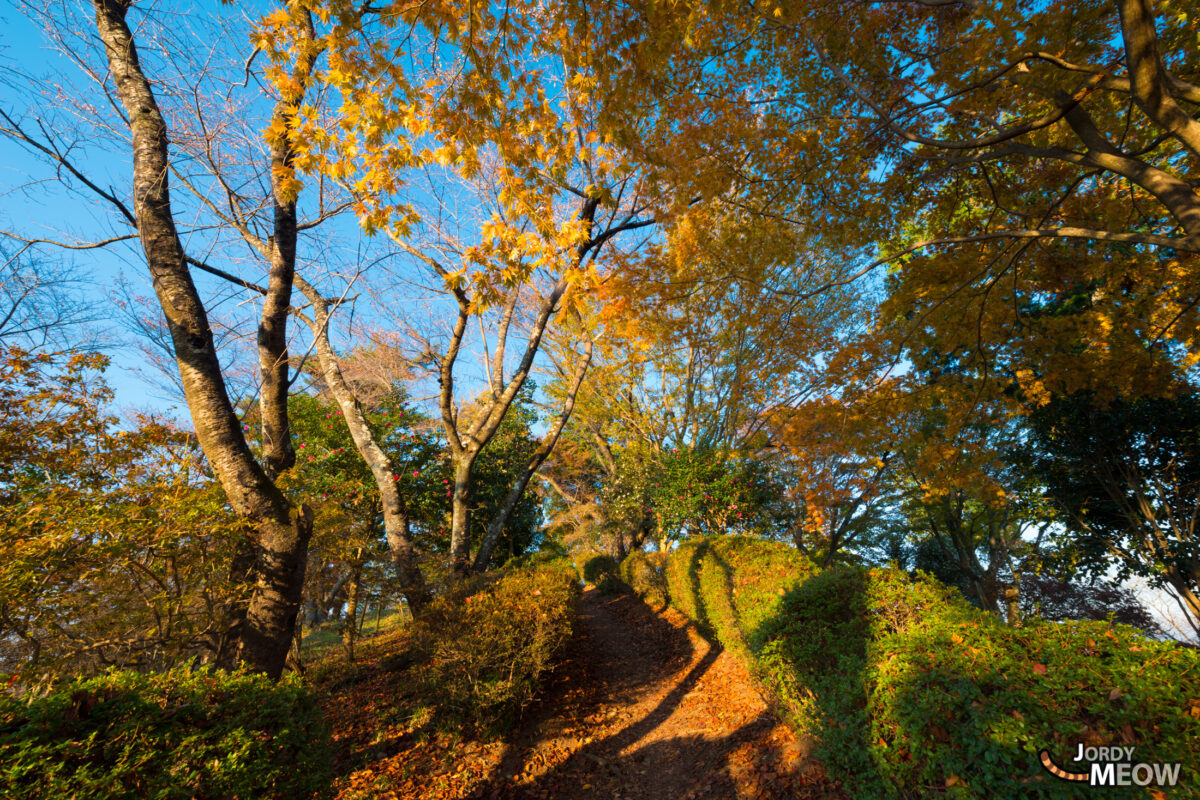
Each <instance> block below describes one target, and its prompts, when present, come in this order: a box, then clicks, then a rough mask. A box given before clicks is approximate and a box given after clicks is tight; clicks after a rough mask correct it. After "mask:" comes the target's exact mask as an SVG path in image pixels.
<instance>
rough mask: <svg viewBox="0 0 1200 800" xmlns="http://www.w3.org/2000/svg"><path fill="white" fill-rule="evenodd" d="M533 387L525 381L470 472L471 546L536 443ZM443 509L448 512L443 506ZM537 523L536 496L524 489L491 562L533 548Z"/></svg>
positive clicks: (539, 509) (497, 562)
mask: <svg viewBox="0 0 1200 800" xmlns="http://www.w3.org/2000/svg"><path fill="white" fill-rule="evenodd" d="M533 391H534V386H533V384H532V382H528V381H527V382H526V385H525V386H524V387H523V389H522V390H521V392H520V393H519V394H518V395H517V399H516V401H515V402H514V403H513V404H512V406H511V407H510V408H509V410H508V413H507V414H505V416H504V421H503V422H501V423H500V427H499V428H498V429H497V430H496V435H495V436H493V437H492V440H491V441H490V442H488V444H487V447H485V448H484V449H483V451H482V452H481V453H480V454H479V459H478V460H477V461H476V462H475V468H474V469H473V470H472V471H471V504H472V512H471V543H472V548H475V547H478V546H479V543H480V542H481V541H482V540H483V536H484V533H485V532H486V531H487V527H488V525H489V524H491V521H492V519H493V518H494V517H495V516H496V515H497V514H498V513H499V511H500V508H501V507H502V506H503V504H504V501H505V499H506V498H507V497H508V493H509V491H510V490H511V489H512V486H513V484H514V483H516V480H517V476H518V475H520V474H521V472H523V471H524V469H525V467H526V465H527V464H528V463H529V458H530V456H532V455H533V452H534V451H535V450H537V448H538V445H539V440H538V438H537V436H535V435H534V433H533V426H534V425H536V424H537V414H536V411H535V406H534V405H533ZM447 497H449V495H448V494H447ZM446 513H447V514H449V508H448V507H447V512H446ZM541 522H542V506H541V503H539V502H538V498H537V495H536V494H535V493H534V492H532V491H529V490H528V489H527V490H526V491H525V493H524V494H523V495H522V496H521V499H520V500H518V501H517V505H516V507H515V508H514V509H513V512H512V516H510V517H509V519H508V521H507V522H506V523H505V524H504V528H503V530H501V532H500V538H499V539H498V540H497V542H496V549H495V550H494V551H493V552H492V563H491V566H493V567H498V566H500V565H501V564H503V563H504V562H505V561H507V560H508V559H510V558H512V557H514V556H519V555H521V554H522V553H525V552H526V551H528V550H530V549H532V548H536V547H537V545H538V544H539V541H538V530H539V528H540V527H541Z"/></svg>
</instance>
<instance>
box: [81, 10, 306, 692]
mask: <svg viewBox="0 0 1200 800" xmlns="http://www.w3.org/2000/svg"><path fill="white" fill-rule="evenodd" d="M94 5H95V8H96V28H97V31H98V33H99V35H100V39H101V41H102V42H103V43H104V49H105V55H106V57H107V61H108V67H109V70H110V72H111V73H112V76H113V82H114V84H115V86H116V92H117V96H118V98H119V100H120V102H121V105H122V107H123V108H124V111H125V113H126V115H127V117H128V119H129V129H130V134H131V140H132V149H133V197H134V213H135V216H136V218H137V228H138V237H139V239H140V241H141V244H142V249H143V251H144V252H145V255H146V261H147V265H148V266H149V270H150V276H151V279H152V280H153V284H154V292H155V295H156V296H157V297H158V301H159V304H160V305H161V306H162V309H163V313H164V315H165V316H166V321H167V326H168V328H169V329H170V333H171V341H172V344H173V346H174V351H175V358H176V362H177V363H178V365H179V373H180V378H181V382H182V384H183V389H184V394H185V396H186V398H187V403H188V408H189V410H190V411H191V415H192V422H193V424H194V425H195V428H196V436H197V438H198V440H199V443H200V447H201V449H202V450H203V451H204V455H205V457H206V458H207V459H208V461H209V463H210V464H211V465H212V468H213V471H214V472H215V473H216V476H217V480H218V481H219V482H220V484H221V486H222V488H223V489H224V490H225V494H226V497H227V498H228V500H229V504H230V506H232V508H233V510H234V512H235V513H236V514H237V515H238V516H239V517H241V518H242V519H245V520H246V521H247V522H248V523H249V524H250V526H251V528H252V531H253V533H252V536H253V541H254V546H255V547H254V549H255V559H254V562H255V563H254V569H253V577H254V589H253V592H252V594H251V597H250V603H249V606H248V607H247V610H246V615H245V619H244V621H243V622H242V624H241V632H240V642H239V647H238V654H239V658H240V659H241V660H242V661H244V662H246V663H247V664H248V665H249V666H250V667H251V669H253V670H256V671H259V672H265V673H266V674H267V675H269V676H271V677H273V678H278V677H279V676H280V675H281V674H282V672H283V667H284V663H285V661H286V659H287V655H288V651H289V649H290V648H291V643H292V636H293V633H294V630H295V623H296V616H297V612H298V610H299V604H300V592H301V588H302V586H303V581H304V569H305V561H306V556H307V551H308V540H309V537H310V536H311V533H312V517H311V514H310V513H308V511H307V509H302V510H301V511H299V512H295V511H294V510H293V509H292V508H291V504H290V503H289V502H288V501H287V499H286V498H285V497H284V496H283V494H282V493H281V492H280V491H279V489H278V488H277V487H276V486H275V485H274V483H272V482H271V480H270V478H269V477H268V476H267V473H266V472H265V471H264V470H263V469H262V467H261V465H259V463H258V462H257V461H256V460H255V459H254V456H253V455H252V454H251V452H250V448H249V446H248V445H247V443H246V440H245V437H244V436H243V435H242V427H241V422H240V420H239V419H238V417H237V414H236V413H235V412H234V409H233V405H232V403H230V401H229V396H228V394H227V392H226V389H225V381H224V377H223V376H222V374H221V365H220V362H219V360H218V359H217V353H216V348H215V346H214V344H213V338H212V331H211V329H210V328H209V324H208V315H207V313H206V311H205V309H204V305H203V303H202V302H201V300H200V296H199V294H198V293H197V291H196V287H195V285H194V284H193V283H192V278H191V274H190V273H189V271H188V266H187V261H186V258H185V256H184V252H183V247H182V245H181V243H180V241H179V235H178V232H177V231H176V228H175V219H174V214H173V212H172V209H171V199H170V192H169V188H168V174H169V171H168V158H167V128H166V122H165V121H164V119H163V116H162V113H161V112H160V110H159V107H158V103H157V101H156V99H155V97H154V92H153V90H152V88H151V86H150V82H149V80H147V78H146V75H145V74H144V73H143V71H142V67H141V64H140V63H139V60H138V54H137V49H136V47H135V46H134V42H133V35H132V33H131V32H130V29H129V26H128V24H127V23H126V19H125V15H126V11H127V8H126V6H125V4H123V3H121V2H117V1H116V0H94Z"/></svg>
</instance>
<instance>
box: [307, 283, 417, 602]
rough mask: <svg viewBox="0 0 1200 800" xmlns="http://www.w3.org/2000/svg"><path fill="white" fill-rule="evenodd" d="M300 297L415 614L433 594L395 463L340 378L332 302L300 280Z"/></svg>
mask: <svg viewBox="0 0 1200 800" xmlns="http://www.w3.org/2000/svg"><path fill="white" fill-rule="evenodd" d="M296 285H297V286H299V287H300V291H302V292H303V293H304V296H305V297H306V298H308V301H309V302H310V303H312V304H313V308H314V309H315V313H314V315H313V317H312V318H311V319H309V318H307V317H304V316H303V315H298V316H300V317H301V319H303V320H304V322H305V323H306V324H307V325H308V326H309V328H310V329H311V330H312V333H313V340H314V350H315V352H316V354H317V361H318V363H319V364H320V366H321V377H322V378H324V380H325V385H326V386H327V387H328V388H329V391H330V393H331V394H332V395H333V399H334V400H335V401H336V402H337V404H338V407H339V408H340V409H341V410H342V419H343V420H344V421H345V423H346V428H347V430H349V432H350V438H351V440H353V442H354V449H355V450H357V451H358V454H359V456H360V457H361V458H362V460H363V461H364V462H366V465H367V468H368V469H369V470H371V477H372V478H373V479H374V481H375V488H376V489H378V490H379V502H380V505H381V510H382V512H383V529H384V535H385V537H386V539H387V544H388V551H389V552H390V554H391V557H392V563H393V565H394V566H395V568H396V578H397V580H398V581H399V583H400V590H401V591H402V592H404V596H405V597H407V598H408V602H409V604H410V607H411V608H412V609H413V611H414V612H417V613H419V612H420V610H421V609H422V608H423V607H424V606H425V605H426V604H427V603H428V602H429V599H430V595H429V588H428V586H427V585H426V583H425V578H424V576H423V575H422V574H421V569H420V567H419V566H418V565H417V550H416V547H415V545H414V544H413V540H412V531H411V529H410V527H409V519H408V515H407V514H406V513H405V509H404V502H403V501H402V499H401V497H400V490H399V489H397V488H396V475H395V472H394V471H393V466H392V461H391V459H389V458H388V457H387V454H386V453H384V452H383V448H381V447H380V446H379V443H378V442H376V441H375V435H374V434H373V433H372V432H371V426H370V425H368V424H367V418H366V417H365V416H363V411H362V405H361V404H360V403H359V402H358V398H357V397H356V396H355V394H354V391H353V390H352V389H351V388H350V385H349V384H348V383H347V382H346V378H345V376H344V375H342V368H341V364H340V362H339V361H338V358H337V355H336V354H335V353H334V352H333V346H332V345H331V344H330V342H329V316H330V309H329V302H328V301H327V300H325V298H323V297H322V296H321V294H320V293H319V292H318V291H317V290H316V289H315V288H314V287H313V286H312V285H311V284H309V283H308V282H307V281H305V280H304V279H302V278H297V279H296Z"/></svg>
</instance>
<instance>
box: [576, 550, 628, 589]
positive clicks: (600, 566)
mask: <svg viewBox="0 0 1200 800" xmlns="http://www.w3.org/2000/svg"><path fill="white" fill-rule="evenodd" d="M619 572H620V570H619V568H618V567H617V560H616V559H615V558H613V557H612V556H610V555H605V554H598V555H594V556H591V557H590V558H588V559H587V560H586V561H584V562H583V579H584V580H585V581H586V582H588V583H590V584H592V585H593V586H595V587H596V588H597V589H599V590H600V591H602V592H615V591H617V590H618V589H619V588H620V586H621V578H620V575H619V574H618V573H619Z"/></svg>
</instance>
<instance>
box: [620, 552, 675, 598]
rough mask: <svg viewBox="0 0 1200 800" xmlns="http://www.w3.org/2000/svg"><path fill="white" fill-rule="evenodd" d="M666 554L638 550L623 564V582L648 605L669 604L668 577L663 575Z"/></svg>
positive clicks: (626, 558) (621, 571) (627, 557)
mask: <svg viewBox="0 0 1200 800" xmlns="http://www.w3.org/2000/svg"><path fill="white" fill-rule="evenodd" d="M665 562H666V554H665V553H647V552H645V551H643V550H637V551H635V552H633V553H630V554H629V555H628V556H626V557H625V559H624V560H623V561H622V562H621V569H620V573H621V580H623V581H625V583H626V584H627V585H628V586H629V587H630V588H631V589H633V591H634V593H636V594H637V595H638V596H639V597H641V598H642V599H643V600H645V601H646V602H647V603H651V604H653V605H656V606H664V605H666V604H667V603H668V602H669V598H670V595H669V594H668V591H667V576H666V575H665V574H663V564H664V563H665Z"/></svg>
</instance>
